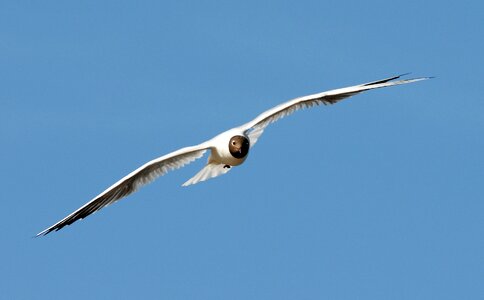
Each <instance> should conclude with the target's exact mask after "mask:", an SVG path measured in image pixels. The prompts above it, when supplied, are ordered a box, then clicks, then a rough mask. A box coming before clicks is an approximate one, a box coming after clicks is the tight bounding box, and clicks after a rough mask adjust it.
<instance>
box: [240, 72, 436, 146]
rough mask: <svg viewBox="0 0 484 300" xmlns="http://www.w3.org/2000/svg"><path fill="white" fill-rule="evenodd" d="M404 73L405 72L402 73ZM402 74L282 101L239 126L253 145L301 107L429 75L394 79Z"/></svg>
mask: <svg viewBox="0 0 484 300" xmlns="http://www.w3.org/2000/svg"><path fill="white" fill-rule="evenodd" d="M404 75H405V74H404ZM401 76H403V75H399V76H394V77H390V78H386V79H382V80H377V81H372V82H368V83H364V84H360V85H355V86H350V87H345V88H340V89H336V90H331V91H326V92H322V93H318V94H313V95H309V96H304V97H299V98H296V99H293V100H289V101H287V102H285V103H282V104H280V105H278V106H276V107H273V108H271V109H269V110H267V111H265V112H263V113H262V114H260V115H259V116H257V117H256V118H255V119H254V120H252V121H250V122H248V123H246V124H244V125H242V126H241V127H240V128H242V130H244V131H245V133H246V134H247V135H248V136H249V139H250V143H251V146H253V145H254V144H255V143H256V142H257V139H258V138H259V137H260V136H261V135H262V133H263V132H264V129H265V128H266V127H267V126H268V125H269V124H271V123H274V122H275V121H277V120H279V119H280V118H283V117H285V116H288V115H290V114H292V113H293V112H295V111H297V110H300V109H302V108H309V107H313V106H315V105H320V104H324V105H328V104H334V103H336V102H338V101H340V100H343V99H345V98H348V97H351V96H354V95H356V94H359V93H361V92H364V91H368V90H372V89H378V88H383V87H387V86H394V85H400V84H406V83H411V82H416V81H421V80H426V79H429V78H431V77H421V78H413V79H401V80H395V79H398V78H400V77H401Z"/></svg>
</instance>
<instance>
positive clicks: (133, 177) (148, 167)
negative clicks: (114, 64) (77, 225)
mask: <svg viewBox="0 0 484 300" xmlns="http://www.w3.org/2000/svg"><path fill="white" fill-rule="evenodd" d="M403 75H406V74H403ZM403 75H399V76H394V77H390V78H386V79H382V80H377V81H372V82H368V83H364V84H360V85H355V86H350V87H345V88H340V89H335V90H330V91H326V92H322V93H318V94H313V95H308V96H304V97H299V98H295V99H292V100H289V101H287V102H284V103H282V104H279V105H277V106H275V107H273V108H271V109H269V110H267V111H265V112H263V113H262V114H260V115H258V116H257V117H256V118H255V119H253V120H252V121H250V122H248V123H245V124H243V125H242V126H239V127H235V128H232V129H230V130H227V131H225V132H222V133H221V134H219V135H217V136H215V137H214V138H212V139H210V140H208V141H206V142H203V143H201V144H198V145H196V146H190V147H185V148H182V149H179V150H176V151H174V152H171V153H168V154H166V155H163V156H161V157H159V158H156V159H154V160H152V161H149V162H147V163H146V164H144V165H142V166H141V167H139V168H138V169H136V170H134V171H133V172H131V173H129V174H128V175H126V176H125V177H123V178H121V179H120V180H119V181H118V182H116V183H115V184H113V185H112V186H110V187H109V188H107V189H106V190H105V191H104V192H102V193H101V194H99V195H97V196H96V197H94V199H92V200H91V201H89V202H88V203H86V204H84V205H83V206H82V207H80V208H79V209H77V210H76V211H74V212H73V213H71V214H70V215H68V216H67V217H65V218H64V219H62V220H60V221H59V222H57V223H55V224H54V225H52V226H50V227H49V228H47V229H45V230H43V231H41V232H39V233H38V234H37V236H41V235H46V234H48V233H50V232H52V231H57V230H60V229H62V228H63V227H64V226H67V225H70V224H72V223H74V222H76V221H77V220H80V219H84V218H85V217H87V216H89V215H90V214H92V213H94V212H96V211H98V210H100V209H101V208H103V207H105V206H108V205H110V204H112V203H114V202H116V201H118V200H119V199H121V198H123V197H126V196H128V195H129V194H131V193H133V192H135V191H136V190H138V189H139V188H140V187H142V186H143V185H146V184H148V183H150V182H152V181H153V180H154V179H156V178H157V177H159V176H163V175H165V174H166V173H167V172H169V171H172V170H175V169H178V168H181V167H183V166H185V165H187V164H189V163H191V162H193V161H194V160H196V159H198V158H201V157H202V156H203V155H204V154H205V153H206V152H207V151H209V152H210V155H209V157H208V162H207V164H206V165H205V166H204V167H203V168H202V170H200V171H199V172H198V173H197V174H196V175H195V176H193V177H192V178H191V179H189V180H188V181H187V182H185V183H184V184H183V186H188V185H191V184H195V183H198V182H201V181H204V180H207V179H210V178H214V177H217V176H220V175H222V174H225V173H227V172H228V171H230V170H231V169H232V168H233V167H235V166H238V165H240V164H242V163H243V162H244V161H245V160H246V159H247V155H248V154H249V151H250V149H252V147H253V146H254V145H255V143H256V142H257V140H258V139H259V138H260V136H261V135H262V133H263V132H264V130H265V128H266V127H267V126H268V125H269V124H271V123H274V122H275V121H277V120H279V119H281V118H283V117H285V116H288V115H290V114H292V113H293V112H295V111H297V110H300V109H303V108H309V107H313V106H317V105H320V104H324V105H328V104H334V103H336V102H338V101H340V100H343V99H345V98H348V97H351V96H354V95H356V94H359V93H361V92H364V91H368V90H372V89H377V88H383V87H388V86H394V85H400V84H407V83H411V82H416V81H421V80H426V79H430V78H431V77H420V78H413V79H399V78H400V77H401V76H403ZM397 79H398V80H397Z"/></svg>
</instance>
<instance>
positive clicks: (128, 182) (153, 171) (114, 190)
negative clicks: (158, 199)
mask: <svg viewBox="0 0 484 300" xmlns="http://www.w3.org/2000/svg"><path fill="white" fill-rule="evenodd" d="M208 148H210V147H209V146H207V145H206V144H205V143H203V144H200V145H197V146H192V147H185V148H182V149H180V150H177V151H174V152H172V153H169V154H167V155H164V156H162V157H159V158H157V159H154V160H152V161H149V162H147V163H146V164H144V165H142V166H141V167H139V168H138V169H136V170H134V171H133V172H131V173H130V174H128V175H126V176H125V177H123V178H122V179H120V180H119V181H118V182H116V183H115V184H113V185H112V186H110V187H109V188H107V189H106V190H105V191H104V192H102V193H101V194H99V195H98V196H96V197H95V198H94V199H92V200H91V201H89V202H88V203H86V204H85V205H83V206H82V207H80V208H79V209H77V210H76V211H74V212H73V213H71V214H70V215H68V216H67V217H65V218H64V219H62V220H60V221H59V222H57V223H55V224H54V225H52V226H50V227H49V228H47V229H45V230H43V231H41V232H39V233H38V234H37V236H40V235H46V234H48V233H50V232H52V231H57V230H59V229H61V228H63V227H64V226H67V225H70V224H72V223H74V222H76V221H77V220H80V219H84V218H85V217H87V216H89V215H90V214H92V213H94V212H96V211H98V210H100V209H101V208H103V207H105V206H108V205H110V204H112V203H114V202H116V201H118V200H120V199H121V198H124V197H126V196H127V195H129V194H131V193H133V192H135V191H136V190H138V189H139V188H140V187H142V186H143V185H146V184H148V183H150V182H152V181H153V180H155V179H156V178H157V177H159V176H163V175H165V174H166V173H167V172H169V171H171V170H175V169H178V168H181V167H183V166H185V165H187V164H189V163H191V162H192V161H194V160H196V159H198V158H200V157H202V156H203V154H205V152H206V151H207V149H208Z"/></svg>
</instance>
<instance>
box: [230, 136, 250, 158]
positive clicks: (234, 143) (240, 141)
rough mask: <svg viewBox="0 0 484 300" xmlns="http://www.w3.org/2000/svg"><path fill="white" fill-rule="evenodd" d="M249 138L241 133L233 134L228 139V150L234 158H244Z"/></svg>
mask: <svg viewBox="0 0 484 300" xmlns="http://www.w3.org/2000/svg"><path fill="white" fill-rule="evenodd" d="M249 148H250V143H249V140H248V139H247V138H246V137H245V136H242V135H236V136H233V137H232V138H231V139H230V141H229V151H230V154H232V156H233V157H235V158H244V157H245V156H246V155H247V154H248V153H249Z"/></svg>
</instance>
